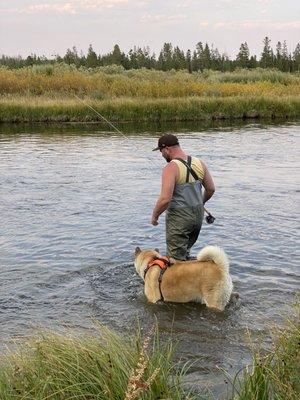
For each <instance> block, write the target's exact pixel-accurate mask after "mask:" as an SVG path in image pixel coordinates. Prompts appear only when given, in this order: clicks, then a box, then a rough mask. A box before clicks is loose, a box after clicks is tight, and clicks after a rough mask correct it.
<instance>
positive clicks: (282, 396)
mask: <svg viewBox="0 0 300 400" xmlns="http://www.w3.org/2000/svg"><path fill="white" fill-rule="evenodd" d="M295 309H296V315H295V317H294V318H293V319H290V320H288V321H287V323H286V326H285V328H284V329H282V330H279V329H278V328H277V329H276V330H275V331H274V343H273V346H272V349H271V350H269V351H268V352H267V353H265V354H264V353H263V352H262V350H261V349H259V348H253V363H252V365H251V366H249V367H247V368H245V369H243V370H242V371H241V372H240V373H238V374H237V375H236V376H235V379H234V381H233V392H234V393H233V396H232V398H234V399H235V400H298V399H299V398H300V303H298V304H297V305H296V307H295Z"/></svg>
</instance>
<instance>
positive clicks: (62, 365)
mask: <svg viewBox="0 0 300 400" xmlns="http://www.w3.org/2000/svg"><path fill="white" fill-rule="evenodd" d="M172 354H173V346H172V344H171V342H168V344H165V345H164V346H162V345H161V344H160V341H159V339H158V335H157V333H156V334H155V335H154V336H153V335H150V336H148V337H146V338H145V339H144V341H142V340H141V336H140V332H139V333H138V334H137V335H136V337H134V338H132V339H128V340H124V339H123V338H122V337H121V336H119V335H118V334H116V333H115V332H114V331H112V330H109V329H107V328H104V327H98V333H97V335H96V336H95V335H94V336H89V337H87V336H85V337H75V336H73V335H60V334H57V333H49V332H46V333H42V334H40V335H39V336H38V337H35V338H33V339H31V340H29V341H28V342H26V343H23V344H20V345H19V346H18V350H14V352H13V353H11V354H10V355H7V356H6V359H5V361H2V362H1V366H0V393H1V396H2V397H1V399H2V398H3V399H5V400H12V399H13V400H18V399H19V400H21V399H22V400H23V399H32V400H46V399H47V400H48V399H51V400H67V399H85V400H93V399H97V400H101V399H103V400H117V399H120V400H121V399H122V400H123V399H126V400H135V399H147V400H154V399H158V398H161V399H173V400H177V399H178V400H179V399H186V400H188V399H189V400H192V399H194V397H193V396H192V395H191V394H188V393H184V391H183V390H182V387H181V381H182V378H183V376H184V374H185V373H186V367H185V366H183V367H181V368H175V367H174V366H172V363H171V360H172Z"/></svg>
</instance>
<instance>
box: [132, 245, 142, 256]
mask: <svg viewBox="0 0 300 400" xmlns="http://www.w3.org/2000/svg"><path fill="white" fill-rule="evenodd" d="M141 251H142V250H141V249H140V248H139V247H136V248H135V251H134V255H135V256H137V255H138V254H140V252H141Z"/></svg>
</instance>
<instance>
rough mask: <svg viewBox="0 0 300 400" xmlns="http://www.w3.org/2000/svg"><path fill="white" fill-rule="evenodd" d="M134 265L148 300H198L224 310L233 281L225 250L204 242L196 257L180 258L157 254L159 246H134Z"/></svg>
mask: <svg viewBox="0 0 300 400" xmlns="http://www.w3.org/2000/svg"><path fill="white" fill-rule="evenodd" d="M134 266H135V269H136V271H137V273H138V274H139V275H140V277H141V278H142V279H143V280H144V283H145V295H146V297H147V299H148V301H149V302H151V303H157V302H158V301H160V300H163V301H166V302H175V303H187V302H201V303H202V304H203V303H204V304H205V305H206V306H207V307H209V308H211V309H214V310H218V311H223V310H224V308H225V306H226V305H227V304H228V302H229V300H230V297H231V294H232V289H233V284H232V280H231V277H230V275H229V262H228V258H227V255H226V253H225V251H224V250H222V249H221V248H220V247H217V246H206V247H204V248H203V249H202V250H201V251H200V252H199V254H198V255H197V259H196V260H192V261H179V260H175V259H172V258H170V259H168V258H166V257H162V256H161V255H160V254H159V251H158V249H155V250H141V249H140V248H139V247H137V248H136V249H135V260H134Z"/></svg>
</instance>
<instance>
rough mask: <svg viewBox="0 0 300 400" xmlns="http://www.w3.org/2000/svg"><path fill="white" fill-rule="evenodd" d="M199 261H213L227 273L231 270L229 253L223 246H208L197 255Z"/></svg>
mask: <svg viewBox="0 0 300 400" xmlns="http://www.w3.org/2000/svg"><path fill="white" fill-rule="evenodd" d="M197 260H198V261H213V262H214V263H215V264H217V265H218V266H219V267H220V268H221V269H222V270H223V271H224V272H225V273H228V271H229V261H228V257H227V254H226V253H225V251H224V250H223V249H221V247H217V246H206V247H204V249H202V250H201V251H200V252H199V253H198V255H197Z"/></svg>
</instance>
